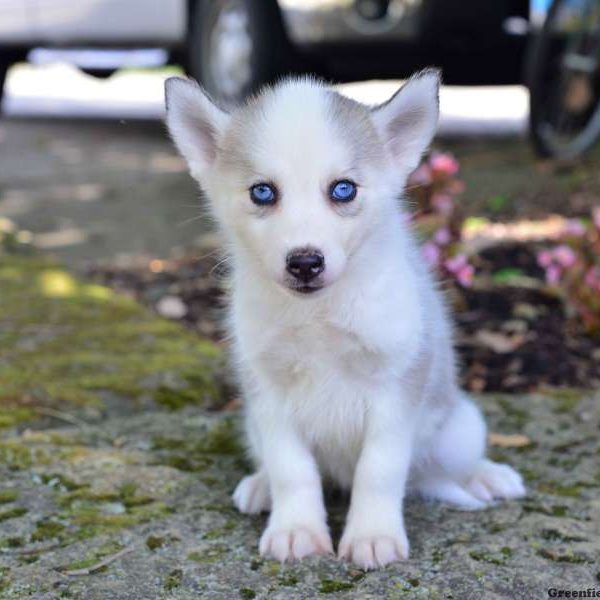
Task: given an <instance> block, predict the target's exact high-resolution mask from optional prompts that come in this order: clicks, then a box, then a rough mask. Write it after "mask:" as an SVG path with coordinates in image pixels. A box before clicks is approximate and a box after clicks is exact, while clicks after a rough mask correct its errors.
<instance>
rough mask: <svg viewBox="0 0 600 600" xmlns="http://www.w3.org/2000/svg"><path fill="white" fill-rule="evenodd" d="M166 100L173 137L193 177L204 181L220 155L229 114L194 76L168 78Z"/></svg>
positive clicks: (168, 120)
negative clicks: (194, 79) (212, 98)
mask: <svg viewBox="0 0 600 600" xmlns="http://www.w3.org/2000/svg"><path fill="white" fill-rule="evenodd" d="M165 101H166V105H167V117H166V122H167V127H168V129H169V133H170V134H171V138H172V139H173V141H174V142H175V145H176V146H177V149H178V150H179V152H181V154H182V156H183V157H184V158H185V159H186V161H187V163H188V165H189V168H190V173H191V174H192V176H193V177H195V178H196V179H198V180H201V179H202V176H203V175H204V174H205V173H206V170H207V169H209V168H210V167H211V165H212V164H213V162H214V161H215V159H216V157H217V148H218V145H217V142H218V137H219V135H220V134H221V132H222V131H223V129H224V128H225V126H226V124H227V121H228V120H229V115H228V114H227V113H225V112H224V111H222V110H221V109H220V108H218V107H217V106H216V105H215V104H214V103H213V101H212V100H211V99H210V98H209V97H208V96H207V95H206V93H205V92H204V91H203V90H202V88H201V87H200V86H199V85H198V84H197V83H196V82H195V81H192V80H191V79H183V78H181V77H170V78H169V79H167V80H166V82H165Z"/></svg>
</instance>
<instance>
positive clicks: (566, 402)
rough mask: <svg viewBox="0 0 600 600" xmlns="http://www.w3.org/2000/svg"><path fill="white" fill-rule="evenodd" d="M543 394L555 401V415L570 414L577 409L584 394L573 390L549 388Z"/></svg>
mask: <svg viewBox="0 0 600 600" xmlns="http://www.w3.org/2000/svg"><path fill="white" fill-rule="evenodd" d="M544 393H545V394H546V395H547V396H549V397H550V398H552V399H553V400H554V401H555V408H554V412H555V413H556V414H565V413H570V412H571V411H573V410H575V409H576V408H577V405H578V404H579V402H581V399H582V398H583V397H584V395H585V394H584V392H583V391H581V390H577V389H574V388H550V389H547V390H544Z"/></svg>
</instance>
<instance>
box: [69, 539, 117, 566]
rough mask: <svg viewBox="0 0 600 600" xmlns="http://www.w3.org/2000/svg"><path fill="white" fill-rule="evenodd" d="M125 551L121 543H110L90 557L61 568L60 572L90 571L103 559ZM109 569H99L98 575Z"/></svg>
mask: <svg viewBox="0 0 600 600" xmlns="http://www.w3.org/2000/svg"><path fill="white" fill-rule="evenodd" d="M121 550H123V545H122V544H120V543H119V542H114V541H109V542H107V543H105V544H102V546H100V547H99V548H97V549H96V550H94V551H92V552H91V553H90V554H88V556H86V557H85V558H83V559H81V560H76V561H74V562H72V563H70V564H68V565H65V566H63V567H61V568H60V569H59V570H60V571H76V570H78V569H89V568H90V567H94V566H95V565H97V564H98V563H99V562H100V561H101V560H102V559H103V558H106V557H107V556H112V555H113V554H117V552H120V551H121ZM107 568H108V567H102V568H101V569H98V570H97V571H95V572H97V573H100V572H102V571H106V570H107Z"/></svg>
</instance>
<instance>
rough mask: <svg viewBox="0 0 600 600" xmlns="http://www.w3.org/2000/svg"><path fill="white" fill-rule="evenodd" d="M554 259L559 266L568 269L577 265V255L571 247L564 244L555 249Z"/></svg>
mask: <svg viewBox="0 0 600 600" xmlns="http://www.w3.org/2000/svg"><path fill="white" fill-rule="evenodd" d="M554 258H555V260H556V262H557V263H558V264H559V265H561V266H562V267H565V268H567V269H568V268H569V267H572V266H573V265H574V264H575V261H576V260H577V255H576V254H575V252H573V250H572V249H571V248H569V246H565V245H564V244H563V245H561V246H558V247H556V248H555V249H554Z"/></svg>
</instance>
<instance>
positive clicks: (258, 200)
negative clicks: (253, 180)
mask: <svg viewBox="0 0 600 600" xmlns="http://www.w3.org/2000/svg"><path fill="white" fill-rule="evenodd" d="M250 199H251V200H252V202H254V204H258V205H259V206H271V205H272V204H275V202H276V201H277V192H276V190H275V187H274V186H272V185H271V184H269V183H257V184H256V185H253V186H252V187H251V188H250Z"/></svg>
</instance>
